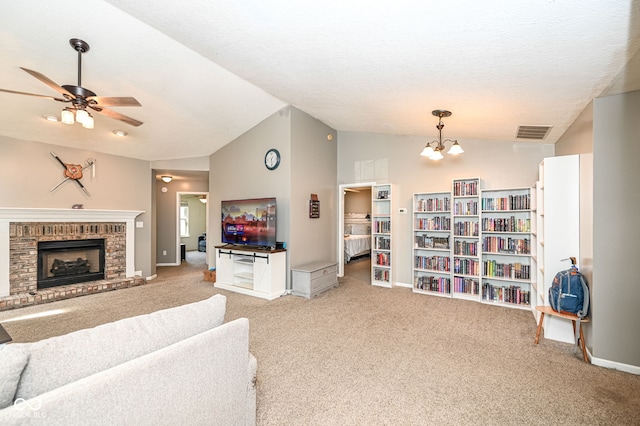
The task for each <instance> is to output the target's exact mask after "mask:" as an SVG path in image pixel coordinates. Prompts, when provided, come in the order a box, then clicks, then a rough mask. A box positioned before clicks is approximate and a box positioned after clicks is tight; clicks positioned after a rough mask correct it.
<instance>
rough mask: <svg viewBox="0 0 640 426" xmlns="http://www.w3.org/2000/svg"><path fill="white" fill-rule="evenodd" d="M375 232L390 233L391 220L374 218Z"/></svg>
mask: <svg viewBox="0 0 640 426" xmlns="http://www.w3.org/2000/svg"><path fill="white" fill-rule="evenodd" d="M373 232H376V233H379V234H380V233H382V234H388V233H389V232H391V221H390V220H374V221H373Z"/></svg>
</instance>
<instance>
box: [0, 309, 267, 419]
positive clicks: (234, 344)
mask: <svg viewBox="0 0 640 426" xmlns="http://www.w3.org/2000/svg"><path fill="white" fill-rule="evenodd" d="M255 374H256V363H255V358H253V356H251V355H250V353H249V320H247V319H246V318H239V319H236V320H234V321H230V322H228V323H225V324H222V325H221V326H220V327H216V328H214V329H211V330H208V331H205V332H203V333H200V334H198V335H196V336H192V337H190V338H188V339H185V340H182V341H180V342H177V343H175V344H173V345H171V346H167V347H165V348H161V349H159V350H158V351H155V352H153V353H150V354H146V355H144V356H141V357H140V358H136V359H132V360H130V361H127V362H125V363H123V364H120V365H116V366H115V367H113V368H110V369H108V370H105V371H101V372H98V373H96V374H94V375H91V376H89V377H84V378H82V379H80V380H78V381H77V382H73V383H69V384H67V385H65V386H62V387H59V388H56V389H54V390H52V391H50V392H46V393H44V394H42V395H39V396H38V397H37V398H35V399H30V400H27V401H26V402H25V406H24V407H21V406H11V407H8V408H6V409H4V410H0V424H2V425H13V424H33V425H46V426H86V425H91V426H103V425H104V426H112V425H167V426H169V425H255V417H256V415H255V407H256V401H255V398H256V396H255V392H250V391H249V390H250V388H252V387H253V381H252V379H253V378H254V377H255ZM248 399H249V400H248ZM251 399H252V400H251ZM27 404H29V405H27ZM30 406H33V407H36V408H37V413H36V414H37V416H38V417H35V416H34V417H28V416H27V415H25V411H24V410H28V409H29V407H30ZM27 413H28V412H27Z"/></svg>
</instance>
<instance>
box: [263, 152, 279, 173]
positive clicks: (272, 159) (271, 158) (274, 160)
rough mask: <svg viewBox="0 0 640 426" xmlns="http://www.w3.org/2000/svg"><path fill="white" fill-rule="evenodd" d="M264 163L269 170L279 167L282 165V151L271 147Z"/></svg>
mask: <svg viewBox="0 0 640 426" xmlns="http://www.w3.org/2000/svg"><path fill="white" fill-rule="evenodd" d="M264 165H265V166H266V167H267V169H269V170H275V169H277V168H278V166H279V165H280V152H279V151H278V150H277V149H275V148H271V149H269V150H268V151H267V153H266V154H265V155H264Z"/></svg>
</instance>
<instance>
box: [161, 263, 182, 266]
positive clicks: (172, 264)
mask: <svg viewBox="0 0 640 426" xmlns="http://www.w3.org/2000/svg"><path fill="white" fill-rule="evenodd" d="M156 266H180V264H179V263H156Z"/></svg>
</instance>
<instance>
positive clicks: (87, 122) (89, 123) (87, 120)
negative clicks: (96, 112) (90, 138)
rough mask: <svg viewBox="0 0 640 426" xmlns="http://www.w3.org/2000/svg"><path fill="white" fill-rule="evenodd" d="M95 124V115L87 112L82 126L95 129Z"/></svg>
mask: <svg viewBox="0 0 640 426" xmlns="http://www.w3.org/2000/svg"><path fill="white" fill-rule="evenodd" d="M93 125H94V121H93V117H92V116H91V114H89V113H87V118H85V119H84V121H83V122H82V127H84V128H85V129H93Z"/></svg>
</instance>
